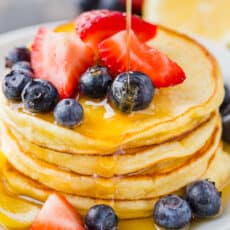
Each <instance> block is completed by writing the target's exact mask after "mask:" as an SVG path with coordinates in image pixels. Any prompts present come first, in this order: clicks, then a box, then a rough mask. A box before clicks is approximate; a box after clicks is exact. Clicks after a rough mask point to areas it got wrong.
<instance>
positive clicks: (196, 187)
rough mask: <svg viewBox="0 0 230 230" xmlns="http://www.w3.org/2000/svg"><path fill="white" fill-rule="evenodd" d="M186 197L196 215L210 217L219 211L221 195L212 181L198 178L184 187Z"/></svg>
mask: <svg viewBox="0 0 230 230" xmlns="http://www.w3.org/2000/svg"><path fill="white" fill-rule="evenodd" d="M186 199H187V201H188V203H189V205H190V207H191V209H192V212H193V213H194V215H195V216H197V217H210V216H215V215H217V214H218V213H219V211H220V207H221V195H220V193H219V192H218V191H217V189H216V187H215V185H214V183H212V182H210V181H208V180H199V181H196V182H194V183H192V184H191V185H189V186H187V188H186Z"/></svg>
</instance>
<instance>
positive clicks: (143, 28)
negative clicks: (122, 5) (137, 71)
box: [75, 10, 157, 47]
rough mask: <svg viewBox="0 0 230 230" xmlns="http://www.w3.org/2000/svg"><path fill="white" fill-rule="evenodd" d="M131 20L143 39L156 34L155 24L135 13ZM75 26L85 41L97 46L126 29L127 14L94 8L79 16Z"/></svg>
mask: <svg viewBox="0 0 230 230" xmlns="http://www.w3.org/2000/svg"><path fill="white" fill-rule="evenodd" d="M131 22H132V29H133V31H134V32H135V33H136V35H137V36H138V38H139V39H140V40H141V41H143V42H145V41H148V40H150V39H151V38H153V37H154V36H155V34H156V29H157V27H156V26H155V25H153V24H150V23H148V22H146V21H144V20H142V19H141V18H140V17H138V16H135V15H133V16H132V18H131ZM75 27H76V30H77V32H78V34H79V36H80V37H81V39H82V40H83V41H85V42H88V43H90V44H91V45H92V46H93V47H96V45H97V44H98V43H99V42H101V41H102V40H104V39H106V38H108V37H110V36H112V35H113V34H115V33H117V32H119V31H121V30H125V28H126V16H125V14H124V13H121V12H118V11H109V10H93V11H89V12H86V13H83V14H81V15H80V16H79V17H77V19H76V20H75Z"/></svg>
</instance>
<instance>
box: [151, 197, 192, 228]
mask: <svg viewBox="0 0 230 230" xmlns="http://www.w3.org/2000/svg"><path fill="white" fill-rule="evenodd" d="M153 216H154V221H155V223H156V224H157V225H159V226H160V227H163V228H167V229H180V228H183V227H185V226H186V225H187V224H189V222H190V220H191V218H192V212H191V209H190V207H189V205H188V203H187V202H186V201H185V200H183V199H182V198H181V197H179V196H177V195H169V196H166V197H163V198H161V199H160V200H159V201H158V202H157V203H156V205H155V207H154V211H153Z"/></svg>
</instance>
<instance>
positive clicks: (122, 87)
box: [110, 72, 154, 113]
mask: <svg viewBox="0 0 230 230" xmlns="http://www.w3.org/2000/svg"><path fill="white" fill-rule="evenodd" d="M153 94H154V87H153V85H152V82H151V80H150V78H149V77H148V76H146V75H145V74H143V73H141V72H125V73H122V74H120V75H118V76H117V77H116V79H115V80H114V82H113V83H112V86H111V92H110V99H111V100H112V102H113V103H114V104H115V105H116V106H117V107H118V108H119V109H120V110H121V111H122V112H125V113H129V112H132V111H137V110H142V109H145V108H147V107H148V106H149V104H150V103H151V101H152V99H153Z"/></svg>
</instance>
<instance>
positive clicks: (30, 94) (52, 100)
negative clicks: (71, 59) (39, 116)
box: [22, 79, 59, 113]
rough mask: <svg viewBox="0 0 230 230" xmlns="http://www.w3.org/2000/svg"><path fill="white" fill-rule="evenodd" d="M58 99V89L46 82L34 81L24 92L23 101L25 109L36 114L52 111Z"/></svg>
mask: <svg viewBox="0 0 230 230" xmlns="http://www.w3.org/2000/svg"><path fill="white" fill-rule="evenodd" d="M58 98H59V96H58V91H57V89H56V88H55V87H54V86H53V85H52V84H51V83H50V82H48V81H46V80H40V79H39V80H38V79H36V80H32V81H30V82H29V83H28V84H27V85H26V86H25V88H24V90H23V91H22V101H23V103H24V106H25V108H26V109H28V110H29V111H30V112H34V113H44V112H49V111H51V110H52V109H53V108H54V106H55V105H56V103H57V101H58Z"/></svg>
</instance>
